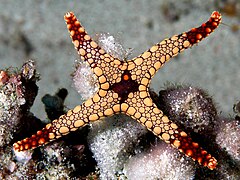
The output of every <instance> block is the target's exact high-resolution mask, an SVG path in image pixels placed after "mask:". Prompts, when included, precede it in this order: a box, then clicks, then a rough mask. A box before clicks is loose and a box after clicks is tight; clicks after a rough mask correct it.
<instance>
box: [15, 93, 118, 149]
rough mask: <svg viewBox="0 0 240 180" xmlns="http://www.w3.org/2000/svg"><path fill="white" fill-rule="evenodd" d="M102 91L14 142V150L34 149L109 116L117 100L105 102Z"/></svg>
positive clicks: (106, 96)
mask: <svg viewBox="0 0 240 180" xmlns="http://www.w3.org/2000/svg"><path fill="white" fill-rule="evenodd" d="M102 93H104V92H101V91H99V92H98V93H97V94H96V95H95V96H94V97H93V98H92V99H89V100H87V101H85V102H84V103H83V104H82V105H78V106H76V107H75V108H74V109H72V110H69V111H68V112H67V113H66V114H64V115H62V116H60V117H59V119H56V120H54V121H52V123H49V124H47V125H46V127H45V128H43V129H42V130H39V131H37V133H36V134H35V135H32V136H31V137H30V138H25V139H23V140H21V141H18V142H16V143H14V145H13V147H14V150H16V151H24V150H29V149H34V148H36V147H38V146H41V145H44V144H47V143H49V142H51V141H53V140H56V139H58V138H60V137H62V136H64V135H67V134H68V133H70V132H71V131H75V130H77V129H78V128H80V127H83V126H85V125H87V124H89V123H90V122H92V121H96V120H99V119H101V118H103V117H105V116H111V115H112V114H113V110H112V106H114V104H115V101H117V100H116V99H115V100H113V101H112V102H107V100H108V99H109V98H110V97H109V96H108V95H107V94H106V95H105V98H101V97H100V96H101V95H103V94H102ZM103 105H105V106H103Z"/></svg>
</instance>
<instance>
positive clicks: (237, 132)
mask: <svg viewBox="0 0 240 180" xmlns="http://www.w3.org/2000/svg"><path fill="white" fill-rule="evenodd" d="M216 142H217V143H218V145H219V146H220V147H221V148H223V149H226V151H227V152H228V153H229V154H230V155H231V156H232V157H233V158H234V159H236V160H238V161H239V162H240V123H239V121H238V120H232V119H231V120H227V119H221V120H219V124H218V131H217V137H216Z"/></svg>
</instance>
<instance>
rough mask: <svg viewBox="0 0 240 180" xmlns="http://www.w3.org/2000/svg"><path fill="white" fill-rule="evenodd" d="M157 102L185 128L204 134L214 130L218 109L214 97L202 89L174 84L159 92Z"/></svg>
mask: <svg viewBox="0 0 240 180" xmlns="http://www.w3.org/2000/svg"><path fill="white" fill-rule="evenodd" d="M158 101H159V102H156V103H157V104H158V105H159V106H160V108H162V109H163V111H164V112H165V113H167V114H168V115H169V117H170V118H171V119H174V120H176V122H177V124H180V125H182V126H183V127H184V129H187V130H191V131H194V132H196V133H201V134H204V133H206V131H212V130H213V126H214V123H215V118H216V116H217V110H216V107H215V105H214V103H213V100H212V98H210V97H209V95H208V94H207V93H206V92H205V91H204V90H202V89H200V88H196V87H191V86H185V87H182V86H176V87H174V86H172V87H169V88H167V89H166V90H162V91H160V92H159V100H158Z"/></svg>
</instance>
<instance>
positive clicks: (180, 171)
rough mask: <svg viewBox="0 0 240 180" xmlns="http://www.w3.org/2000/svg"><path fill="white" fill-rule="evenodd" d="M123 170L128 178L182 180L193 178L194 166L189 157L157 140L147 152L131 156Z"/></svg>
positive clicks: (130, 179) (131, 179)
mask: <svg viewBox="0 0 240 180" xmlns="http://www.w3.org/2000/svg"><path fill="white" fill-rule="evenodd" d="M123 171H124V173H125V175H126V176H127V177H128V179H129V180H133V179H139V180H145V179H148V180H154V179H161V180H168V179H171V180H184V179H193V177H194V173H195V167H194V163H193V162H192V161H191V159H189V158H188V157H185V156H183V155H182V154H181V153H179V152H178V151H177V150H176V149H174V148H172V147H170V146H168V145H166V144H165V143H163V142H158V143H157V145H154V146H152V147H151V149H149V150H148V151H147V152H143V153H141V154H137V155H136V156H133V157H131V158H130V159H129V161H128V162H127V163H126V165H125V167H124V170H123Z"/></svg>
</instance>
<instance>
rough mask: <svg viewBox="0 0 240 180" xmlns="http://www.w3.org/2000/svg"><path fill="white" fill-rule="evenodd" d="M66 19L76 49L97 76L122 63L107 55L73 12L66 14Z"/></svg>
mask: <svg viewBox="0 0 240 180" xmlns="http://www.w3.org/2000/svg"><path fill="white" fill-rule="evenodd" d="M64 19H65V22H66V24H67V28H68V30H69V33H70V37H71V39H72V43H73V44H74V47H75V49H76V50H77V52H78V54H79V55H80V56H81V59H82V60H84V61H86V62H87V63H88V64H89V66H90V67H91V68H92V70H93V72H94V73H95V74H97V75H98V74H100V73H101V72H104V71H109V68H111V67H112V66H114V65H115V66H118V65H119V64H120V62H121V61H120V60H119V59H117V58H113V57H112V56H110V55H109V54H107V53H106V52H105V50H103V49H102V48H101V47H100V46H99V45H98V44H97V43H96V42H95V41H93V40H92V38H91V37H90V36H89V35H88V33H87V32H86V31H85V28H84V27H83V26H82V25H81V23H80V22H79V21H78V20H77V18H76V16H75V15H74V14H73V12H68V13H66V15H65V16H64Z"/></svg>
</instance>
